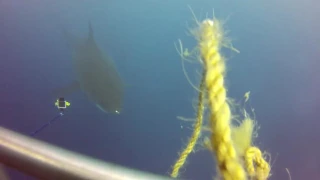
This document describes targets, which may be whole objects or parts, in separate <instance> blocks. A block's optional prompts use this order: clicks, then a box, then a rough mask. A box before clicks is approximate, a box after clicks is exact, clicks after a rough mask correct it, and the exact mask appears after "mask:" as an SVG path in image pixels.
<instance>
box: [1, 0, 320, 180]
mask: <svg viewBox="0 0 320 180" xmlns="http://www.w3.org/2000/svg"><path fill="white" fill-rule="evenodd" d="M187 5H190V6H191V7H192V9H193V10H194V12H195V13H196V15H197V16H198V17H199V18H200V17H202V19H203V18H204V17H205V14H206V13H208V14H209V17H211V14H212V10H213V9H214V12H215V16H216V17H217V18H220V19H224V20H227V19H228V20H227V21H226V24H225V28H226V29H228V30H230V32H229V35H228V36H229V37H230V38H231V39H232V40H233V45H234V47H236V48H237V49H239V50H240V51H241V53H240V54H237V53H234V52H231V51H230V50H224V51H223V52H224V54H225V56H226V58H227V59H228V61H227V67H228V72H227V77H226V83H227V87H228V90H229V91H228V96H229V97H231V98H234V99H237V100H240V99H241V98H242V97H243V94H244V93H245V92H247V91H249V90H250V91H251V106H252V107H253V108H254V109H255V114H256V120H257V121H258V123H259V125H260V126H261V129H260V130H259V132H258V133H259V137H258V138H257V139H256V140H255V142H254V143H255V145H258V146H259V147H260V148H261V149H262V150H266V151H268V152H269V153H270V154H271V155H272V163H273V164H272V165H273V166H272V176H271V178H270V179H274V180H276V179H279V180H280V179H288V175H287V173H286V171H285V168H288V169H289V170H290V172H291V176H292V177H293V179H295V180H299V179H319V178H320V173H319V172H320V155H319V152H320V143H319V140H318V137H320V131H319V127H320V123H319V120H320V115H319V107H320V96H319V92H320V91H319V90H320V80H319V75H320V69H319V65H320V63H319V62H318V61H319V59H320V51H319V50H320V44H319V42H320V33H319V32H320V24H319V23H318V21H317V18H318V17H320V11H319V10H318V9H317V8H318V7H319V6H320V3H319V1H316V0H306V1H304V2H300V1H298V0H290V1H289V0H278V1H277V0H261V1H254V0H243V1H241V2H240V1H237V2H236V1H218V0H175V1H172V0H135V1H133V0H119V1H103V0H91V1H84V0H69V1H67V0H66V1H62V0H59V1H58V0H51V1H40V0H28V1H21V0H19V1H18V0H2V1H0V94H1V99H0V107H1V108H0V114H1V115H2V117H1V118H0V119H1V120H0V123H1V126H4V127H6V128H9V129H12V130H15V131H17V132H20V133H23V134H29V133H30V132H32V131H34V130H35V129H36V128H38V127H39V126H41V125H42V124H43V123H45V122H47V121H48V120H50V119H52V118H53V117H55V116H56V115H57V114H58V113H59V112H58V111H57V109H56V108H55V107H54V101H55V97H53V96H52V95H51V92H52V90H53V89H55V88H57V87H61V86H63V85H65V84H67V83H70V82H72V80H74V79H75V76H74V73H73V70H72V63H71V54H70V49H69V48H68V46H67V44H66V40H65V39H63V36H62V34H61V29H62V27H67V28H68V29H70V31H72V32H73V33H74V34H77V35H79V36H83V37H85V36H86V35H87V32H88V21H89V20H91V22H92V24H93V29H94V31H95V39H96V42H97V43H98V45H99V46H100V47H101V49H103V50H104V51H105V52H106V53H108V54H109V55H110V56H111V57H112V58H113V60H114V63H115V64H116V66H117V69H118V72H119V73H120V75H121V76H122V78H123V80H124V82H125V96H124V107H123V110H122V113H121V114H120V115H113V114H105V113H103V112H102V111H101V110H99V109H98V108H97V107H96V106H95V105H94V104H93V103H92V102H90V101H89V100H88V99H87V97H86V96H85V94H84V93H82V92H77V93H74V94H72V95H70V96H68V97H65V98H66V99H67V100H68V101H70V102H71V106H70V108H68V110H67V112H66V113H65V115H64V116H63V117H61V119H59V120H58V121H56V122H55V123H54V124H53V125H51V126H50V127H49V128H47V129H45V130H43V131H42V132H41V133H39V134H38V135H37V136H36V138H37V139H40V140H43V141H46V142H49V143H51V144H54V145H57V146H60V147H63V148H65V149H68V150H72V151H76V152H79V153H83V154H85V155H89V156H92V157H94V158H97V159H101V160H104V161H108V162H113V163H117V164H120V165H123V166H127V167H131V168H135V169H139V170H143V171H149V172H153V173H157V174H161V175H167V176H168V174H169V172H170V167H171V166H172V165H173V163H174V161H175V160H176V159H177V157H178V152H179V151H180V150H181V149H182V147H183V146H184V145H185V144H186V142H187V138H188V137H189V136H190V134H191V130H190V129H189V128H190V127H191V124H190V122H183V121H180V120H178V119H177V118H176V116H184V117H189V118H192V117H194V115H195V111H194V108H193V106H192V105H193V104H194V102H195V100H196V98H197V92H196V90H194V89H193V88H192V87H191V85H190V84H189V83H188V82H187V80H186V78H185V76H184V74H183V71H182V68H181V61H180V59H179V55H178V53H177V52H176V50H175V48H174V43H175V42H177V41H178V39H181V40H182V41H183V42H184V45H185V46H187V47H188V48H189V49H191V48H192V47H194V46H195V45H196V44H195V43H196V42H195V41H194V40H193V38H192V37H191V36H188V35H187V34H186V32H187V25H186V22H188V24H189V25H192V14H191V12H190V10H189V9H188V6H187ZM201 15H202V16H201ZM228 17H229V18H228ZM196 70H200V68H199V65H195V64H187V71H188V74H189V76H190V77H191V79H192V80H193V82H194V83H195V84H197V83H198V82H199V76H198V75H197V72H196ZM181 127H183V128H181ZM188 127H189V128H188ZM6 170H7V171H8V173H9V175H10V177H11V179H12V180H20V179H24V180H32V179H33V178H31V177H29V176H26V175H23V174H21V173H20V172H18V171H16V170H13V169H10V168H7V169H6ZM214 170H215V167H214V160H213V158H212V155H211V154H210V153H209V152H208V151H206V150H200V151H198V152H197V153H195V154H192V155H191V157H190V158H189V159H188V163H187V165H186V166H185V168H184V169H183V173H182V177H184V178H187V179H190V180H206V179H211V178H212V177H213V176H214V175H215V171H214Z"/></svg>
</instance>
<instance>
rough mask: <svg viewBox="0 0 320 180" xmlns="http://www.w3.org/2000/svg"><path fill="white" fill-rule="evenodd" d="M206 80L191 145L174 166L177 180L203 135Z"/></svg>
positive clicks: (202, 84) (201, 90)
mask: <svg viewBox="0 0 320 180" xmlns="http://www.w3.org/2000/svg"><path fill="white" fill-rule="evenodd" d="M204 88H205V86H204V78H203V77H202V80H201V83H200V92H199V97H198V111H197V119H196V121H195V124H194V130H193V133H192V136H191V138H190V140H189V143H188V144H187V147H186V148H185V149H184V150H183V151H182V153H181V154H180V157H179V159H178V160H177V162H176V163H175V164H174V166H173V169H172V173H171V177H173V178H176V177H177V176H178V175H179V170H180V168H181V167H182V166H183V165H184V164H185V162H186V160H187V157H188V156H189V154H190V153H191V152H192V151H193V149H194V147H195V145H196V144H197V141H198V139H199V137H200V134H201V127H202V121H203V111H204V104H203V99H204V95H205V92H204Z"/></svg>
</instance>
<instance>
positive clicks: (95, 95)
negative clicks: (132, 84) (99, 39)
mask: <svg viewBox="0 0 320 180" xmlns="http://www.w3.org/2000/svg"><path fill="white" fill-rule="evenodd" d="M88 24H89V33H88V37H86V38H82V39H80V38H77V37H75V36H73V35H72V34H70V33H69V32H68V31H67V30H66V29H64V30H63V34H64V37H65V38H66V39H67V41H68V44H69V45H70V46H71V49H72V64H73V69H74V72H75V75H76V80H75V81H74V82H72V83H70V84H69V85H67V86H65V87H63V88H59V89H58V90H57V92H58V94H59V96H65V95H67V94H70V93H72V92H74V91H76V90H78V89H80V90H82V91H83V92H84V93H85V94H86V95H87V97H88V99H89V100H91V101H92V102H93V103H95V104H96V106H97V107H98V108H99V109H101V110H102V111H103V112H106V113H115V114H119V113H120V112H121V110H122V100H123V94H124V90H123V87H124V86H123V82H122V79H121V77H120V75H119V73H118V71H117V70H116V67H115V64H114V63H113V61H112V59H111V58H110V57H109V56H108V55H107V54H105V53H104V52H102V50H101V49H100V48H99V47H98V45H97V43H96V42H95V39H94V32H93V28H92V24H91V22H90V21H89V23H88Z"/></svg>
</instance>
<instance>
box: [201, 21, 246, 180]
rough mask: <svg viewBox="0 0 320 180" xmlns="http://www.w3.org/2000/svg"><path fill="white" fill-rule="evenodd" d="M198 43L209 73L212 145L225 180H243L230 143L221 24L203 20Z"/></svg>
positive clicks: (240, 168)
mask: <svg viewBox="0 0 320 180" xmlns="http://www.w3.org/2000/svg"><path fill="white" fill-rule="evenodd" d="M198 33H199V36H198V41H199V42H198V43H199V49H200V52H201V56H202V57H203V61H204V66H205V69H206V77H205V82H206V86H207V90H208V99H209V107H210V109H211V115H210V126H211V130H212V135H211V145H212V148H213V150H214V153H215V157H216V161H217V164H218V170H219V172H220V174H221V176H222V177H223V179H224V180H244V179H246V173H245V170H244V168H243V167H242V166H241V163H240V160H239V158H238V156H237V154H236V150H235V147H234V146H233V143H232V139H231V128H230V123H231V121H230V119H231V117H230V116H231V112H230V107H229V105H228V103H227V96H226V91H227V90H226V88H225V87H224V74H225V61H224V59H223V58H222V56H221V55H220V53H219V49H220V47H221V40H222V37H221V35H222V34H221V33H222V31H221V27H220V24H219V21H212V20H209V19H208V20H204V21H203V22H202V23H201V25H200V28H199V32H198Z"/></svg>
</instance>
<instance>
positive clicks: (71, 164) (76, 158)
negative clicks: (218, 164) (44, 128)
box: [0, 127, 170, 180]
mask: <svg viewBox="0 0 320 180" xmlns="http://www.w3.org/2000/svg"><path fill="white" fill-rule="evenodd" d="M0 162H2V163H3V164H5V165H7V166H10V167H12V168H15V169H17V170H19V171H21V172H24V173H26V174H29V175H31V176H33V177H36V178H39V179H47V180H57V179H59V180H65V179H66V180H73V179H75V180H85V179H86V180H169V179H170V178H166V177H160V176H157V175H154V174H150V173H145V172H140V171H136V170H133V169H129V168H125V167H121V166H118V165H114V164H110V163H106V162H103V161H100V160H96V159H93V158H90V157H87V156H84V155H80V154H78V153H75V152H71V151H68V150H65V149H62V148H59V147H55V146H53V145H50V144H48V143H45V142H41V141H39V140H36V139H32V138H30V137H27V136H25V135H22V134H19V133H16V132H13V131H11V130H8V129H5V128H3V127H0Z"/></svg>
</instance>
